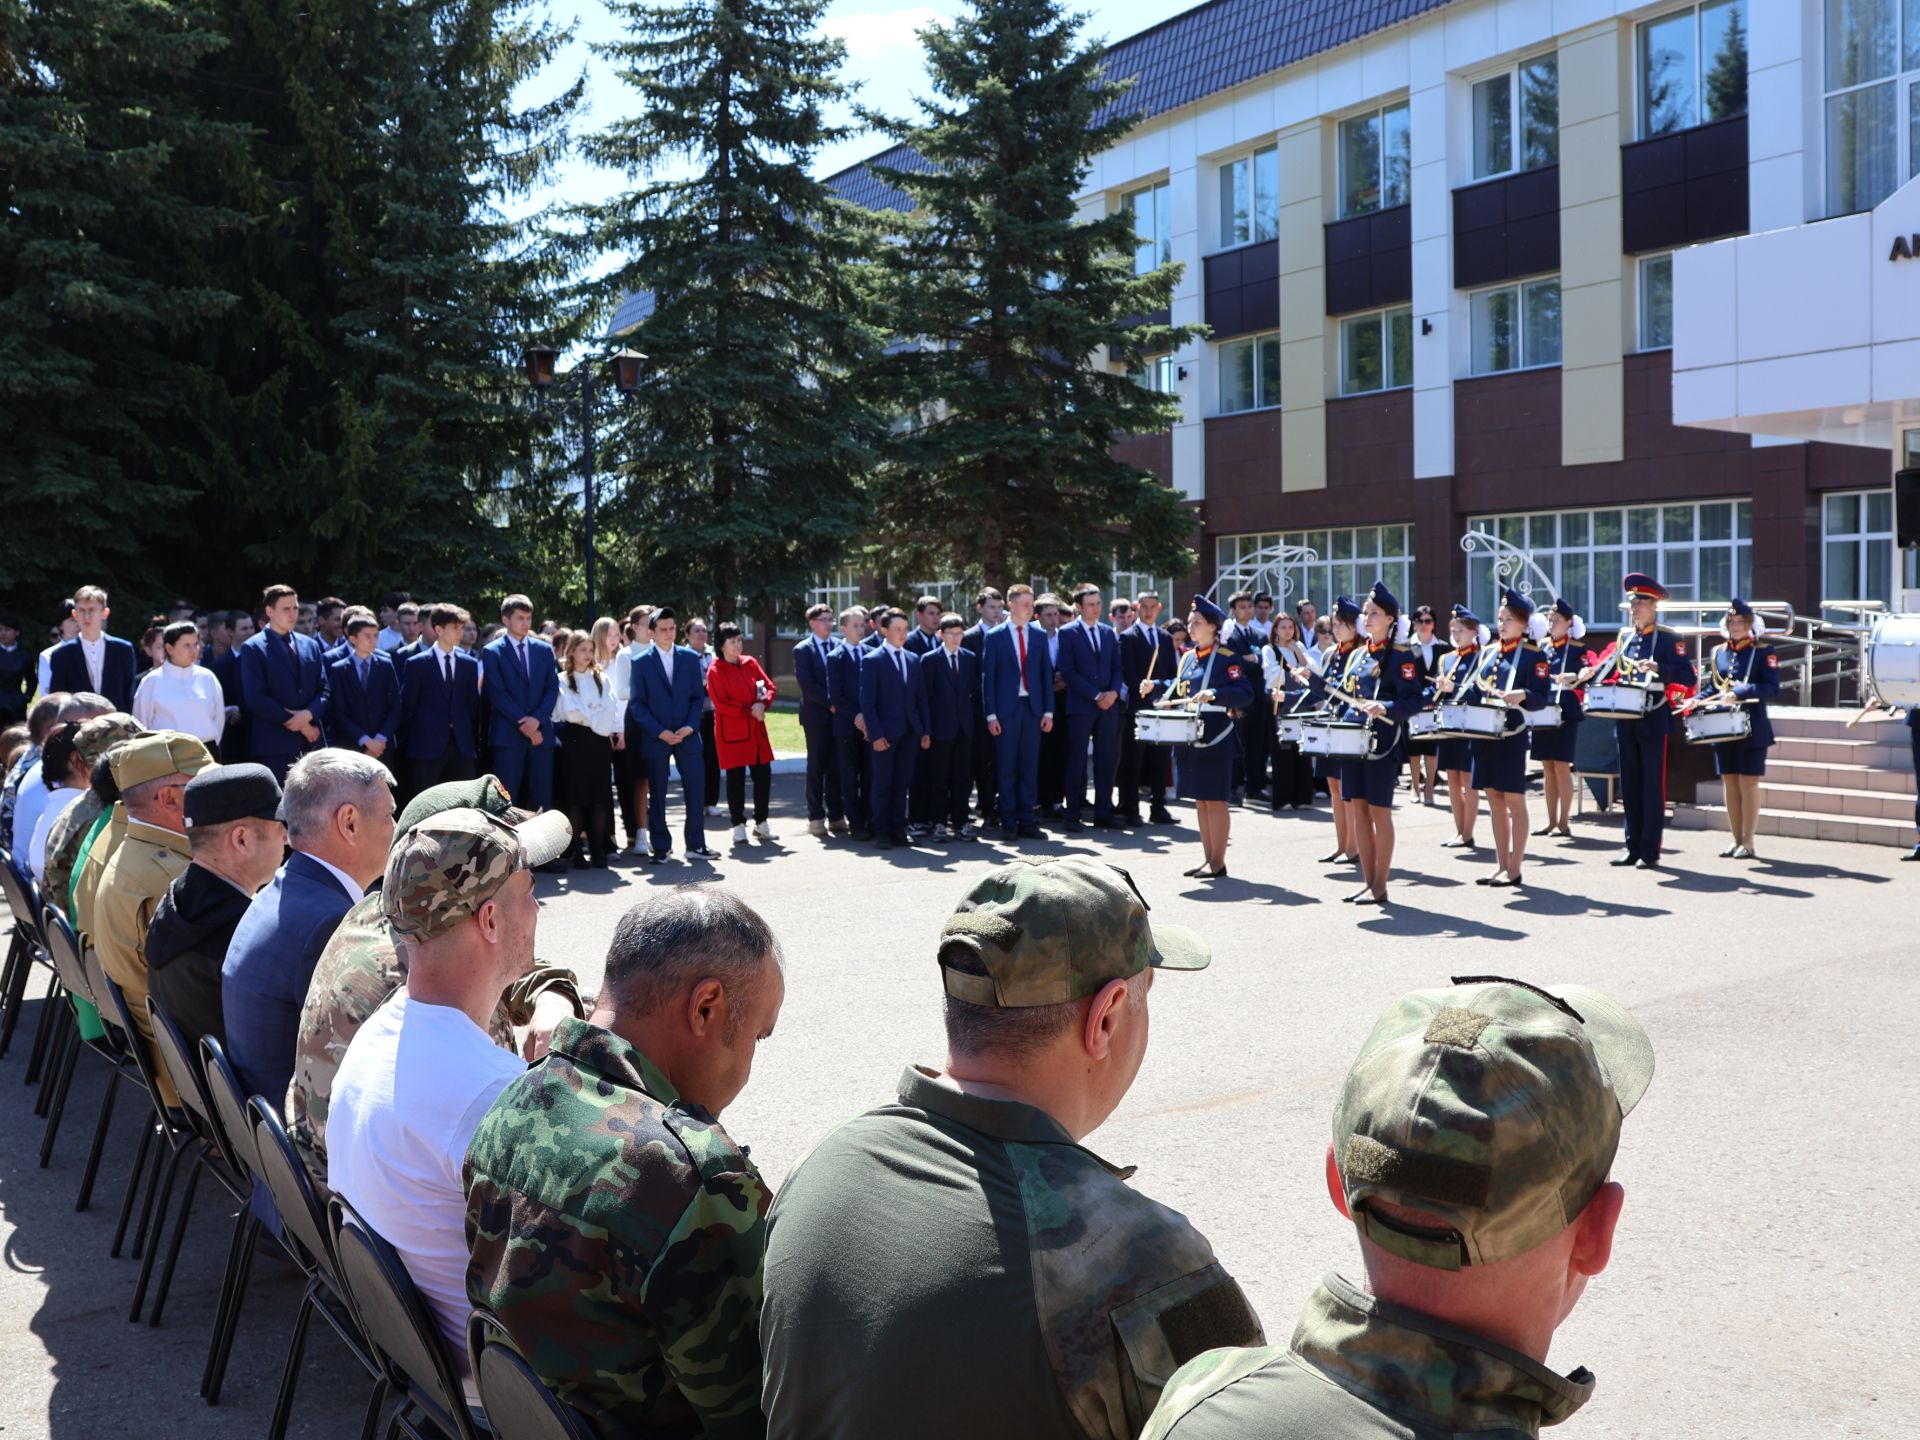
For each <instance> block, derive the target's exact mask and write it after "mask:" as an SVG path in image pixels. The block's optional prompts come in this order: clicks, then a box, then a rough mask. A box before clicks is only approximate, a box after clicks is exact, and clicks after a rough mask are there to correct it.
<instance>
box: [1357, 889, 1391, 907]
mask: <svg viewBox="0 0 1920 1440" xmlns="http://www.w3.org/2000/svg"><path fill="white" fill-rule="evenodd" d="M1353 903H1354V904H1356V905H1381V906H1384V905H1385V904H1386V903H1387V897H1386V896H1384V895H1375V894H1374V893H1373V892H1372V891H1371V890H1369V891H1368V892H1367V893H1366V894H1364V895H1356V896H1355V897H1354V900H1353Z"/></svg>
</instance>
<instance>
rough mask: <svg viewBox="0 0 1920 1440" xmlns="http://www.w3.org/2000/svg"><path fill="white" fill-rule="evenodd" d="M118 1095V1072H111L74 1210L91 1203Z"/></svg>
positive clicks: (83, 1208)
mask: <svg viewBox="0 0 1920 1440" xmlns="http://www.w3.org/2000/svg"><path fill="white" fill-rule="evenodd" d="M119 1093H120V1072H119V1071H118V1070H113V1071H110V1072H109V1073H108V1075H107V1093H106V1094H104V1095H102V1096H101V1097H100V1114H99V1116H98V1117H97V1118H96V1119H95V1120H94V1122H93V1144H92V1146H90V1147H89V1148H88V1150H87V1168H86V1170H85V1171H83V1172H82V1173H81V1176H80V1193H79V1195H77V1196H76V1197H75V1198H74V1202H73V1208H74V1209H75V1210H85V1209H86V1208H87V1206H89V1205H91V1204H92V1203H93V1181H94V1177H95V1176H96V1175H98V1174H99V1173H100V1156H101V1154H102V1152H104V1151H105V1150H106V1148H107V1136H108V1135H109V1134H111V1133H112V1131H113V1101H114V1097H115V1096H116V1095H118V1094H119Z"/></svg>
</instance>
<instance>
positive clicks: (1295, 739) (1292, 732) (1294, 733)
mask: <svg viewBox="0 0 1920 1440" xmlns="http://www.w3.org/2000/svg"><path fill="white" fill-rule="evenodd" d="M1304 723H1305V722H1304V721H1300V720H1296V719H1294V718H1293V717H1292V716H1290V715H1283V716H1281V717H1280V719H1279V720H1277V721H1276V722H1274V730H1275V731H1276V732H1277V733H1278V735H1279V736H1280V743H1281V744H1282V745H1298V744H1299V743H1300V730H1301V727H1302V726H1303V724H1304Z"/></svg>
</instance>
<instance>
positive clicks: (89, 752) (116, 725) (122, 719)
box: [73, 710, 147, 770]
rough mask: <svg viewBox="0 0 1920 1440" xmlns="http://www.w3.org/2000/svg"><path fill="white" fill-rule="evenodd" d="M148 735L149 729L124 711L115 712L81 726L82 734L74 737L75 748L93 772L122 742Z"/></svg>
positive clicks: (95, 717)
mask: <svg viewBox="0 0 1920 1440" xmlns="http://www.w3.org/2000/svg"><path fill="white" fill-rule="evenodd" d="M146 733H147V727H146V726H144V725H142V724H141V723H140V722H139V721H138V720H136V719H134V718H133V716H131V715H129V714H127V712H126V711H124V710H114V711H111V712H109V713H108V714H105V715H96V716H94V717H93V719H91V720H88V721H86V722H84V723H83V724H82V725H81V726H80V733H79V734H77V735H75V736H74V737H73V748H74V749H75V750H77V751H79V752H80V758H81V759H82V760H84V761H86V762H87V768H88V769H89V770H91V769H92V768H93V767H94V766H95V765H98V764H99V763H100V757H101V756H102V755H105V754H106V753H107V751H109V750H111V749H112V748H113V747H114V746H116V745H118V744H119V743H120V742H121V741H122V740H131V739H133V737H134V736H136V735H144V734H146Z"/></svg>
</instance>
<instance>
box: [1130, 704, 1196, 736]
mask: <svg viewBox="0 0 1920 1440" xmlns="http://www.w3.org/2000/svg"><path fill="white" fill-rule="evenodd" d="M1205 731H1206V724H1205V722H1204V721H1203V720H1202V719H1201V718H1200V716H1198V715H1196V714H1194V713H1193V712H1192V711H1190V710H1142V711H1140V712H1139V713H1138V714H1137V715H1135V716H1134V717H1133V738H1134V739H1135V740H1137V741H1139V742H1140V743H1141V744H1142V745H1197V744H1199V742H1200V740H1201V738H1202V736H1203V735H1204V733H1205Z"/></svg>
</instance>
